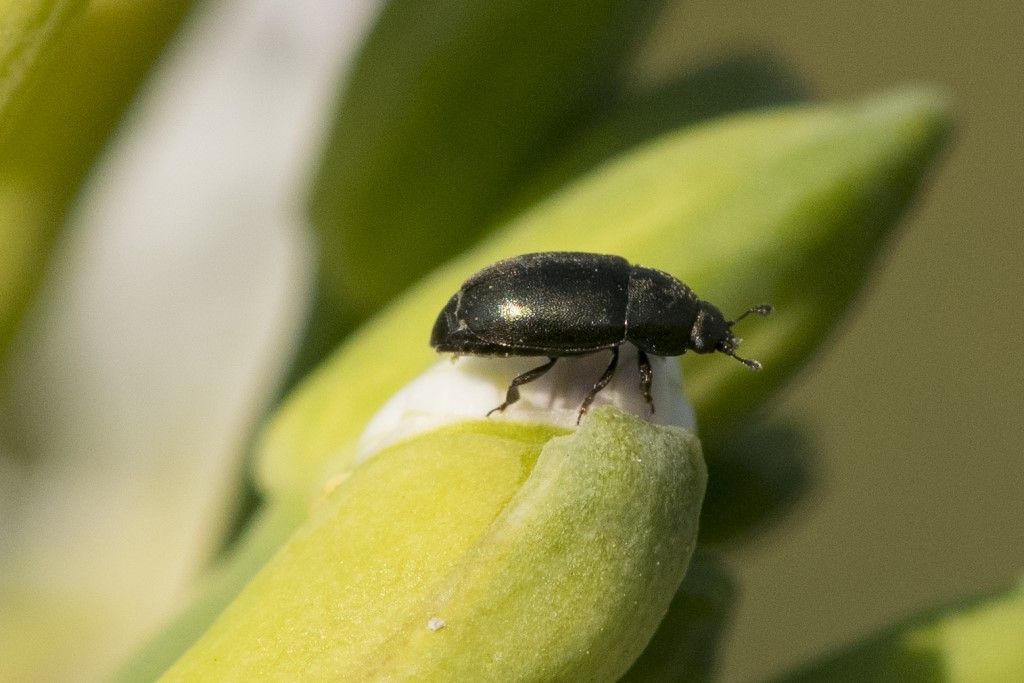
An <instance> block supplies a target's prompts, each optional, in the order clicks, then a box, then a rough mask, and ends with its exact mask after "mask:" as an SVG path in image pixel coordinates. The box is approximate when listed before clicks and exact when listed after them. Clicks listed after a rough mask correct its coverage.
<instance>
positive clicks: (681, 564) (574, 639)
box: [166, 408, 706, 681]
mask: <svg viewBox="0 0 1024 683" xmlns="http://www.w3.org/2000/svg"><path fill="white" fill-rule="evenodd" d="M557 433H558V432H556V431H555V430H553V429H552V428H550V427H543V426H536V425H535V426H524V425H514V424H501V423H486V422H484V423H465V424H458V425H455V426H451V427H447V428H444V429H440V430H437V431H434V432H430V433H428V434H424V435H422V436H419V437H415V438H413V439H411V440H409V441H406V442H404V443H401V444H398V445H395V446H392V447H390V448H388V449H386V450H385V451H382V452H380V453H378V454H377V455H375V456H374V457H373V458H371V459H370V460H369V461H367V462H365V463H364V464H362V465H360V466H359V467H357V468H355V469H354V470H352V471H351V473H349V474H348V475H343V480H342V481H340V482H338V483H337V486H336V488H335V489H334V490H333V491H331V492H330V493H328V494H327V495H326V496H325V497H324V498H322V499H321V500H320V501H319V502H318V503H317V505H316V509H315V511H314V513H313V514H312V516H311V517H310V519H309V520H308V521H306V522H305V523H304V524H303V525H302V526H301V527H300V528H299V530H298V531H297V532H296V533H295V535H294V536H293V537H292V538H291V540H290V541H289V542H288V543H287V544H286V545H285V546H284V547H283V548H282V549H281V551H280V552H278V554H277V555H276V556H275V557H274V558H273V559H272V560H271V561H270V562H269V563H268V564H267V565H266V566H265V567H264V569H263V570H262V571H261V572H260V573H259V574H258V575H257V576H256V577H255V578H254V579H253V581H252V582H251V583H250V584H249V585H248V586H247V587H246V588H245V590H243V592H242V593H241V595H240V596H239V597H238V599H237V600H236V601H235V602H234V603H233V604H232V605H231V606H230V607H229V608H228V609H227V610H226V611H225V612H224V613H223V614H222V615H221V617H220V618H219V619H218V620H217V621H216V622H215V623H214V625H213V626H212V627H211V628H210V630H209V631H208V632H207V633H206V634H205V635H204V636H203V637H202V638H201V639H200V640H199V642H198V643H197V644H196V645H195V646H194V647H193V648H192V649H191V650H190V651H189V652H187V653H186V654H185V656H184V657H183V658H182V659H181V660H180V661H179V662H178V664H177V665H176V666H175V667H174V668H172V669H171V670H170V671H169V672H168V674H167V676H166V680H172V681H173V680H214V679H215V680H247V679H249V680H251V678H252V677H253V676H261V677H264V678H265V677H280V678H285V679H291V680H297V679H299V678H307V679H310V678H316V679H323V680H327V679H330V680H361V679H374V680H387V679H398V678H403V679H404V678H416V679H428V680H545V681H550V680H614V679H615V678H617V677H618V676H620V675H621V674H622V673H623V672H625V671H626V670H627V669H628V668H629V666H630V665H631V664H632V662H633V661H634V660H635V659H636V657H637V656H638V655H639V654H640V652H641V651H642V650H643V649H644V647H645V646H646V644H647V642H648V640H649V639H650V637H651V635H652V634H653V633H654V631H655V629H656V628H657V626H658V624H659V623H660V621H661V619H662V617H663V616H664V615H665V612H666V610H667V608H668V605H669V603H670V601H671V600H672V597H673V595H674V594H675V592H676V589H677V588H678V586H679V584H680V582H681V580H682V578H683V575H684V573H685V571H686V567H687V565H688V563H689V560H690V556H691V554H692V552H693V548H694V545H695V543H696V537H697V520H698V517H699V512H700V505H701V501H702V499H703V495H704V487H705V480H706V471H705V467H704V462H703V458H702V456H701V452H700V445H699V442H698V441H697V439H696V437H694V436H693V435H692V434H691V433H690V432H688V431H686V430H682V429H678V428H672V427H660V426H654V425H651V424H649V423H646V422H644V421H642V420H640V419H638V418H636V417H633V416H631V415H628V414H625V413H622V412H621V411H618V410H616V409H613V408H601V409H597V410H594V411H593V412H592V414H590V415H589V416H588V417H587V418H586V419H585V420H584V421H583V424H582V425H581V427H580V428H579V429H578V430H577V431H576V432H573V433H570V434H564V433H563V435H561V436H557V435H555V434H557ZM267 643H273V647H266V646H265V645H266V644H267Z"/></svg>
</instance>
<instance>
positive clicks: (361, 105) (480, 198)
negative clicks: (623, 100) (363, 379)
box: [311, 0, 660, 317]
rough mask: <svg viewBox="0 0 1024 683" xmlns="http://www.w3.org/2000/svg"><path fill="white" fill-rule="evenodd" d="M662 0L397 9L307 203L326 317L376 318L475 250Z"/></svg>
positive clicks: (386, 20) (405, 0)
mask: <svg viewBox="0 0 1024 683" xmlns="http://www.w3.org/2000/svg"><path fill="white" fill-rule="evenodd" d="M659 4H660V2H645V3H635V2H629V1H628V0H590V1H583V0H572V1H569V2H555V3H553V2H548V1H546V0H506V1H505V2H480V1H479V0H449V1H447V2H443V3H423V2H419V1H418V0H392V2H389V3H388V4H387V5H386V6H385V8H384V11H383V13H382V15H381V16H380V19H379V21H378V22H377V25H376V27H375V28H374V30H373V33H372V34H371V35H370V37H369V40H368V41H367V43H366V45H365V47H364V49H363V51H362V54H361V55H360V57H359V60H358V62H357V63H356V65H355V68H354V70H353V72H352V74H351V76H350V78H349V80H348V82H347V84H346V90H345V95H344V97H343V99H342V100H341V102H340V108H339V110H338V114H337V119H336V121H335V124H334V128H333V131H332V133H331V135H330V138H329V140H328V143H327V149H326V152H325V154H324V157H323V160H322V163H321V166H320V169H319V172H318V174H317V177H316V180H315V186H314V189H313V194H312V197H311V200H312V219H313V223H314V225H315V227H316V229H317V232H318V235H319V237H320V260H321V263H320V270H321V273H320V274H321V277H322V279H323V282H322V286H323V289H324V293H322V295H321V296H324V297H325V298H326V299H327V301H326V302H324V304H323V305H324V307H326V306H328V304H329V303H330V302H333V303H334V304H335V305H336V306H346V307H349V310H350V312H351V314H353V315H355V316H356V317H360V316H362V315H365V314H366V313H369V312H372V311H374V310H375V309H377V308H378V307H379V306H380V305H382V304H383V303H385V302H386V301H388V300H389V299H390V298H391V297H392V296H394V295H395V294H397V293H398V292H399V291H401V290H402V289H403V288H404V287H405V286H406V285H408V284H409V283H411V282H414V281H415V280H416V279H418V278H419V277H420V276H421V275H423V274H424V273H426V272H428V271H429V270H430V269H432V268H434V267H435V266H438V265H440V264H441V263H442V262H444V260H445V259H447V258H449V257H450V256H451V255H452V254H455V253H458V252H461V251H463V250H464V249H465V248H466V246H467V245H468V244H469V243H471V242H472V241H473V240H474V239H476V238H477V237H478V236H479V235H480V234H481V233H482V231H483V230H484V229H486V228H488V227H489V225H490V223H491V221H493V218H494V217H495V214H496V212H497V210H498V209H500V208H501V207H502V206H504V205H505V204H506V203H507V202H508V198H509V193H510V189H511V188H514V187H516V186H517V184H518V183H519V182H520V180H521V178H522V177H523V175H524V174H525V173H526V172H527V171H528V170H529V169H530V168H532V164H533V162H534V161H535V158H536V157H537V155H538V154H539V152H540V151H541V150H542V149H543V148H544V147H545V146H546V145H549V144H552V143H553V142H557V140H558V136H559V134H560V133H561V132H562V131H563V130H565V129H566V127H567V126H570V125H572V124H573V123H574V122H575V121H576V120H577V119H578V118H579V116H581V115H582V114H583V113H585V112H588V111H589V110H591V109H593V108H595V107H599V106H601V105H602V102H603V101H604V100H605V99H606V98H607V97H608V96H609V93H610V92H611V89H612V83H613V81H614V78H615V77H616V76H617V75H618V71H619V67H620V63H621V62H622V60H623V56H624V55H625V54H627V53H628V52H629V50H630V48H631V47H632V46H633V45H634V44H635V42H636V39H637V38H638V37H639V36H640V35H641V34H642V33H643V31H644V29H645V28H646V26H647V24H648V19H649V17H650V16H651V15H652V14H653V13H654V10H655V9H656V8H657V7H658V6H659ZM382 253H386V254H387V255H388V258H386V259H381V258H380V254H382Z"/></svg>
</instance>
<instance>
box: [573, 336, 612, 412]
mask: <svg viewBox="0 0 1024 683" xmlns="http://www.w3.org/2000/svg"><path fill="white" fill-rule="evenodd" d="M618 364H619V347H618V346H616V347H614V348H613V349H612V362H611V363H609V364H608V368H607V369H606V370H605V371H604V374H603V375H601V379H599V380H597V382H595V383H594V386H593V387H591V389H590V391H589V392H588V393H587V397H586V398H584V399H583V405H581V406H580V414H579V415H577V416H576V424H579V423H580V420H582V419H583V416H584V415H586V413H587V411H588V410H590V404H591V403H593V402H594V397H595V396H597V394H598V392H600V391H601V390H602V389H604V388H605V387H606V386H608V382H611V381H612V375H614V374H615V366H617V365H618Z"/></svg>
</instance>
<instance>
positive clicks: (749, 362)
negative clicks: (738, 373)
mask: <svg viewBox="0 0 1024 683" xmlns="http://www.w3.org/2000/svg"><path fill="white" fill-rule="evenodd" d="M727 353H728V352H727ZM729 355H730V356H732V357H733V358H735V359H736V360H738V361H739V362H741V363H743V364H744V365H746V366H747V367H748V368H750V369H751V370H760V369H761V363H760V362H758V361H756V360H751V359H750V358H740V357H739V356H737V355H736V354H735V353H729Z"/></svg>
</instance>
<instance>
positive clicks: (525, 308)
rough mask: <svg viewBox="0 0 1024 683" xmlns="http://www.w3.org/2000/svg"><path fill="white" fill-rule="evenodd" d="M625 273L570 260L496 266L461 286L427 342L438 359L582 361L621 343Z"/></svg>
mask: <svg viewBox="0 0 1024 683" xmlns="http://www.w3.org/2000/svg"><path fill="white" fill-rule="evenodd" d="M629 272H630V265H629V262H628V261H626V260H625V259H623V258H621V257H618V256H600V255H595V254H579V253H572V252H550V253H542V254H526V255H524V256H518V257H515V258H511V259H506V260H504V261H499V262H498V263H496V264H494V265H493V266H491V267H489V268H486V269H484V270H482V271H480V272H479V273H477V274H476V275H474V276H473V277H472V278H470V279H469V280H467V281H466V283H465V285H463V287H462V290H461V291H460V292H459V293H458V294H456V295H455V296H454V297H452V299H451V300H450V301H449V302H448V305H447V306H445V309H444V311H442V314H441V315H440V316H439V317H438V320H437V323H436V324H435V326H434V332H433V334H432V336H431V345H432V346H434V347H435V348H437V349H439V350H441V351H454V352H460V351H463V352H468V353H494V354H509V355H523V356H526V355H529V356H533V355H541V356H542V355H552V354H554V355H565V354H573V353H586V352H588V351H595V350H597V349H602V348H609V347H612V346H616V345H618V344H621V343H622V341H623V339H624V338H625V332H626V330H625V320H626V305H627V298H628V297H627V293H628V288H629Z"/></svg>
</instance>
